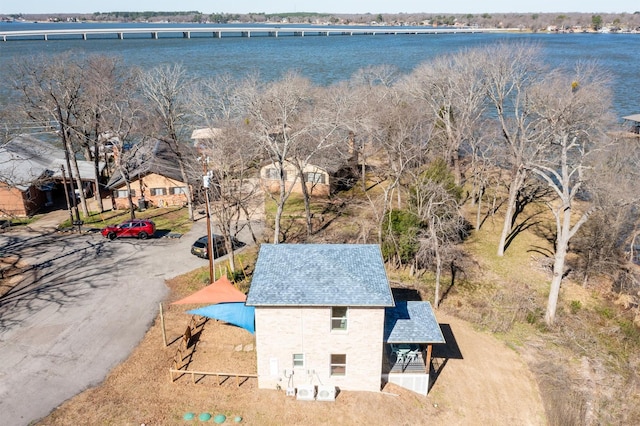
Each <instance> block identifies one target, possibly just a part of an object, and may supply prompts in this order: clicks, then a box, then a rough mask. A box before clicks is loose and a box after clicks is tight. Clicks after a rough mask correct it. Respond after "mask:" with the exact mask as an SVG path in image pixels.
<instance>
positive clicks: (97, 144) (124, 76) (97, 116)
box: [76, 55, 135, 211]
mask: <svg viewBox="0 0 640 426" xmlns="http://www.w3.org/2000/svg"><path fill="white" fill-rule="evenodd" d="M133 75H135V73H132V72H131V70H130V69H129V68H126V67H124V66H123V65H122V63H121V62H120V60H119V59H118V58H117V57H113V56H104V55H100V56H91V57H89V58H87V62H86V69H85V76H84V80H85V85H86V89H85V91H84V96H83V99H82V102H81V103H80V104H79V105H78V109H77V112H76V115H77V116H78V130H79V131H80V132H81V133H82V138H81V139H80V145H81V147H82V149H83V151H84V156H85V159H86V160H87V161H91V160H92V161H93V164H94V178H95V182H96V194H95V199H96V201H97V202H98V208H99V209H100V211H104V206H103V205H102V197H101V190H100V177H101V170H100V164H101V162H102V160H104V162H105V163H106V162H107V155H106V145H105V142H106V141H108V140H109V139H112V142H113V136H115V134H114V131H113V130H114V126H116V125H118V126H119V125H121V124H122V123H121V119H122V117H118V116H117V112H118V111H120V108H119V107H118V104H120V105H123V104H126V103H127V101H126V99H125V98H127V97H131V96H134V95H135V86H134V83H135V79H134V77H133ZM118 140H119V139H118ZM113 146H114V147H116V148H118V146H117V144H116V145H113ZM119 148H122V147H121V146H120V147H119Z"/></svg>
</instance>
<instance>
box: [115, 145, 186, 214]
mask: <svg viewBox="0 0 640 426" xmlns="http://www.w3.org/2000/svg"><path fill="white" fill-rule="evenodd" d="M132 162H134V163H135V164H136V165H135V166H134V167H132V168H131V169H130V170H129V179H130V187H131V197H132V200H133V203H134V206H137V207H139V206H140V204H142V203H144V205H145V206H155V207H167V206H184V205H186V203H187V188H188V187H189V185H190V183H188V182H183V180H182V175H181V173H180V166H179V163H178V159H177V157H176V155H175V153H174V152H173V151H172V150H171V148H170V147H169V145H168V144H167V143H166V142H162V141H155V142H154V143H153V145H152V146H151V147H150V149H149V151H148V152H145V153H144V155H138V156H137V157H136V158H135V159H134V161H132ZM107 188H108V189H109V190H110V191H111V201H112V205H113V208H114V209H128V208H129V199H128V195H129V194H128V192H127V185H126V182H125V179H124V177H123V176H122V174H121V173H120V171H119V170H117V169H116V171H115V172H114V174H113V176H111V179H109V182H108V183H107Z"/></svg>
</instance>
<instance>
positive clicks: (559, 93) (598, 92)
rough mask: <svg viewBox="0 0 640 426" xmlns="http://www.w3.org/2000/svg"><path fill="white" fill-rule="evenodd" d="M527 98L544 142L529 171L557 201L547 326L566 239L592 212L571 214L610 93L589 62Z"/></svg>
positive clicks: (603, 142) (603, 143) (605, 122)
mask: <svg viewBox="0 0 640 426" xmlns="http://www.w3.org/2000/svg"><path fill="white" fill-rule="evenodd" d="M528 95H529V102H530V104H531V105H532V107H533V108H534V110H535V113H536V114H537V115H538V116H539V117H540V120H538V126H539V129H540V130H542V132H543V140H544V141H545V145H544V150H543V153H544V155H543V156H540V157H538V158H537V161H530V162H529V167H530V168H531V170H533V172H535V173H536V174H537V175H538V176H540V177H541V178H542V179H543V180H544V181H545V182H546V184H547V185H548V186H549V187H550V188H551V189H552V190H553V192H554V193H555V197H556V199H555V200H554V201H553V202H550V203H548V206H549V209H550V210H551V212H552V213H553V216H554V218H555V224H556V241H555V250H554V264H553V277H552V280H551V286H550V291H549V300H548V303H547V310H546V313H545V322H546V323H547V324H549V325H551V324H553V323H554V321H555V315H556V307H557V302H558V295H559V292H560V283H561V282H562V279H563V277H564V273H565V271H564V265H565V261H566V256H567V252H568V249H569V241H570V240H571V238H572V237H573V236H574V235H575V234H576V232H577V231H578V230H579V229H580V227H581V226H582V225H584V223H585V222H586V221H587V220H588V219H589V216H590V215H591V214H592V213H593V212H594V210H595V209H596V208H597V204H596V203H595V202H592V203H588V205H587V207H585V208H583V209H582V211H581V212H580V211H576V202H577V197H579V196H580V194H584V193H583V192H582V191H584V190H585V189H587V188H586V186H587V185H586V177H587V173H586V171H587V170H588V169H589V168H591V167H593V164H592V163H591V161H592V159H593V158H594V155H593V154H594V153H595V152H597V151H599V150H601V149H605V148H606V147H607V145H608V144H609V140H608V137H607V136H606V134H605V129H607V128H610V125H611V124H612V122H613V120H612V117H611V115H610V112H609V111H611V109H612V108H611V93H610V90H609V89H608V87H607V79H606V77H605V76H604V75H603V74H602V73H600V72H598V71H597V67H596V66H595V65H594V64H589V65H584V64H578V65H577V66H576V69H575V71H574V73H572V75H569V74H564V73H560V72H557V73H554V74H553V75H551V76H550V77H549V78H546V79H545V81H544V82H542V83H540V84H538V85H536V86H534V87H532V89H531V90H529V93H528ZM584 201H587V200H584ZM587 202H588V201H587Z"/></svg>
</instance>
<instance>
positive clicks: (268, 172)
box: [260, 161, 335, 195]
mask: <svg viewBox="0 0 640 426" xmlns="http://www.w3.org/2000/svg"><path fill="white" fill-rule="evenodd" d="M302 174H303V176H304V181H305V184H306V185H307V190H308V191H309V194H311V195H329V194H331V192H333V190H334V189H335V185H334V186H333V187H332V183H333V177H334V176H332V175H331V174H329V172H328V171H326V170H325V169H323V168H321V167H319V166H314V165H312V164H308V165H306V166H305V167H304V169H303V173H302ZM284 176H285V181H286V190H289V188H291V186H292V185H293V192H297V193H301V192H302V186H301V183H300V177H299V175H298V170H297V169H296V168H295V166H294V165H293V164H292V163H291V162H289V161H285V163H284ZM260 182H261V183H262V187H263V188H264V189H265V190H266V191H269V192H278V191H279V190H280V168H279V167H278V166H277V165H276V164H272V163H269V164H267V165H266V166H264V167H262V168H261V169H260Z"/></svg>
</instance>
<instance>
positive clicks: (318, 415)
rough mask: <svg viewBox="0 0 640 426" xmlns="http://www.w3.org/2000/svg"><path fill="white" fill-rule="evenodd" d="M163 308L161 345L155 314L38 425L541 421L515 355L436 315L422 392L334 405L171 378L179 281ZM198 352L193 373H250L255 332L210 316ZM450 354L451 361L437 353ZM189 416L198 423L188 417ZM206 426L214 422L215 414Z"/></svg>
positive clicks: (387, 391) (398, 391)
mask: <svg viewBox="0 0 640 426" xmlns="http://www.w3.org/2000/svg"><path fill="white" fill-rule="evenodd" d="M169 286H170V287H171V288H172V295H171V298H170V300H169V301H168V302H167V303H165V304H164V306H165V308H164V319H165V324H166V334H167V342H168V346H167V347H164V344H163V339H162V328H161V322H160V317H159V316H158V318H157V320H156V321H155V323H154V324H153V325H152V326H151V327H150V329H149V331H148V333H147V334H146V336H145V338H144V339H143V340H142V341H141V342H140V345H139V346H138V348H137V349H136V350H135V351H134V352H133V353H132V354H131V356H130V357H129V359H128V360H127V361H126V362H124V363H123V364H121V365H119V366H118V367H116V368H115V369H114V370H113V371H112V372H111V374H110V375H109V376H108V377H107V378H106V380H105V381H104V383H102V384H101V385H100V386H98V387H96V388H91V389H88V390H86V391H85V392H83V393H81V394H80V395H78V396H76V397H75V398H73V399H71V400H70V401H67V402H66V403H64V404H63V405H62V406H60V407H59V408H58V409H57V410H55V411H54V412H53V413H51V415H49V416H48V417H47V418H45V419H42V420H41V421H40V422H39V423H38V424H40V425H78V424H114V425H135V426H139V425H142V424H144V425H175V424H201V423H203V422H201V421H199V420H198V416H199V415H200V414H202V413H209V414H211V415H212V416H215V415H217V414H224V415H225V416H226V417H227V419H226V421H225V424H235V422H236V417H241V418H242V420H241V421H240V423H241V424H250V425H283V424H290V425H303V424H304V425H329V424H331V425H360V424H363V425H364V424H376V425H414V424H427V423H433V422H435V424H442V425H457V424H458V425H463V424H464V425H470V424H491V425H501V424H505V425H507V424H509V425H510V424H518V425H543V424H546V421H545V415H544V409H543V406H542V402H541V399H540V396H539V392H538V388H537V386H536V384H535V381H534V379H533V377H532V375H531V373H530V372H529V370H528V369H527V367H526V365H525V363H524V362H523V360H522V359H520V357H519V356H518V354H517V353H516V352H515V351H513V350H512V349H509V348H508V347H506V346H505V345H504V344H503V343H501V342H499V341H498V340H496V339H495V338H493V337H492V336H490V335H488V334H485V333H481V332H477V331H475V330H473V328H472V327H471V326H470V325H469V324H468V323H465V322H463V321H461V320H459V319H456V318H454V317H452V316H449V315H447V314H445V313H444V312H437V313H436V316H437V318H438V321H439V322H440V323H441V325H442V327H443V331H444V332H445V337H446V338H447V339H448V341H449V343H450V345H449V346H448V348H440V349H439V350H435V351H434V355H435V356H436V358H435V360H434V365H435V366H436V369H439V374H438V375H437V378H436V380H435V383H434V384H433V387H432V389H431V391H430V393H429V395H428V396H427V397H423V396H420V395H417V394H414V393H412V392H410V391H407V390H404V389H402V388H399V387H397V386H395V385H392V384H387V385H385V386H384V388H383V389H382V392H380V393H369V392H348V391H345V392H341V393H339V394H338V395H337V398H336V401H335V402H318V401H311V402H309V401H297V400H295V399H294V398H292V397H287V396H286V395H285V392H284V390H282V391H277V390H265V389H257V381H256V379H255V378H248V379H246V378H245V379H242V378H241V379H239V383H240V386H238V385H237V384H236V378H234V377H229V378H226V379H224V378H219V379H218V378H216V377H215V376H199V375H196V376H195V378H196V383H195V384H194V383H193V382H192V377H191V375H184V376H182V377H179V378H177V380H176V381H175V382H171V380H170V376H169V367H170V366H171V365H172V360H173V359H174V356H175V353H176V350H177V348H178V346H179V344H180V340H181V337H182V334H183V333H184V331H185V329H186V327H187V324H188V322H189V320H190V319H191V316H190V315H188V314H186V313H185V312H186V310H188V308H189V306H185V305H176V306H171V305H170V304H169V302H170V301H172V300H177V299H178V298H179V297H182V296H183V295H185V294H189V292H187V291H186V290H185V287H184V284H183V283H181V282H180V279H177V280H174V281H173V282H170V283H169ZM192 340H195V341H196V344H195V346H193V348H195V350H194V351H193V352H191V353H190V354H189V355H187V356H185V359H184V363H185V364H188V369H189V370H191V371H217V372H224V373H246V374H252V373H255V371H256V367H255V351H254V346H253V342H254V338H253V335H251V334H250V333H248V332H247V331H245V330H243V329H241V328H238V327H235V326H231V325H228V324H225V323H221V322H217V321H215V320H208V321H206V323H205V324H204V326H203V327H201V328H200V329H198V330H196V333H194V335H193V337H192ZM443 356H448V357H450V358H448V359H447V358H441V357H443ZM186 413H193V414H195V418H196V419H195V420H191V421H186V420H184V415H185V414H186ZM208 423H213V418H212V419H211V420H209V422H208Z"/></svg>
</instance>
